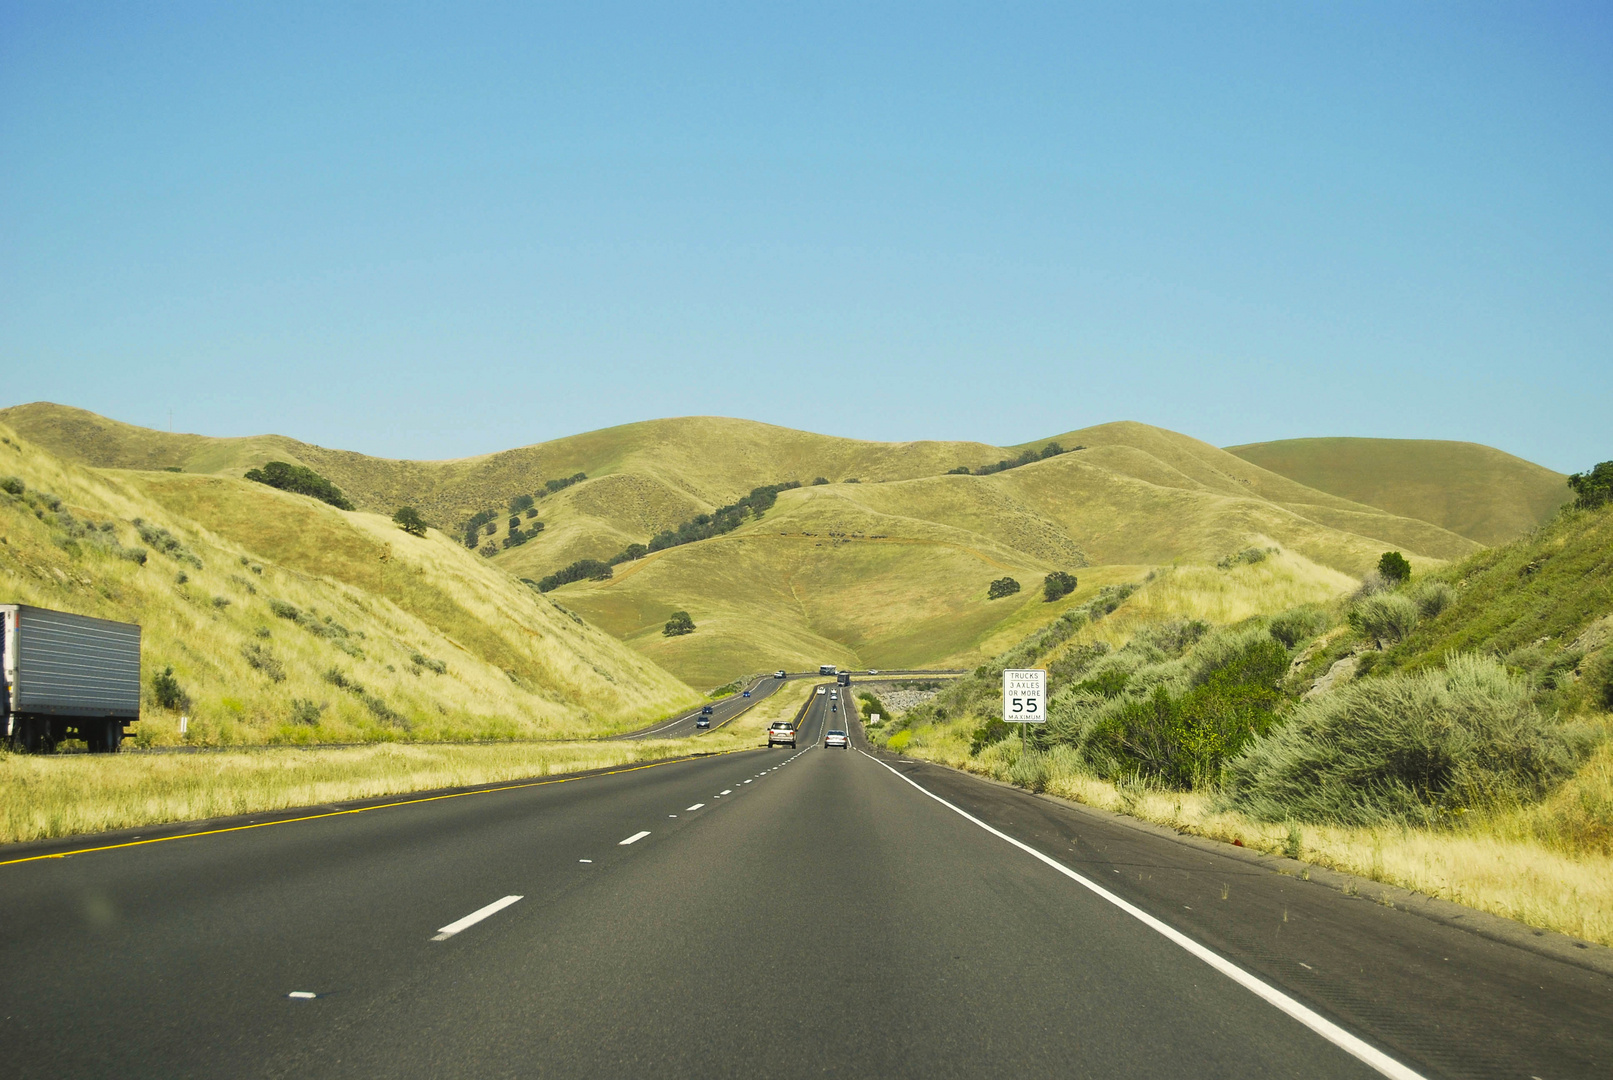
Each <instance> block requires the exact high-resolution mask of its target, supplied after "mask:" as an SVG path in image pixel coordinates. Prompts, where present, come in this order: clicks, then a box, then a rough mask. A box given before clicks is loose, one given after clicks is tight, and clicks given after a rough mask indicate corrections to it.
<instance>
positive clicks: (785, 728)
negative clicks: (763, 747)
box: [767, 720, 795, 750]
mask: <svg viewBox="0 0 1613 1080" xmlns="http://www.w3.org/2000/svg"><path fill="white" fill-rule="evenodd" d="M775 743H789V744H790V749H791V750H794V749H795V725H794V724H793V723H791V722H790V721H788V720H775V721H773V723H772V725H771V726H770V727H769V728H768V729H767V745H768V746H770V747H771V746H772V745H774V744H775Z"/></svg>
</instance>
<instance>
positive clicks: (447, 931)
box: [431, 896, 521, 941]
mask: <svg viewBox="0 0 1613 1080" xmlns="http://www.w3.org/2000/svg"><path fill="white" fill-rule="evenodd" d="M519 899H521V898H520V897H519V896H506V897H505V898H504V899H502V900H494V901H493V902H492V903H491V904H488V905H487V906H486V907H484V908H477V909H476V910H475V911H473V912H471V913H470V914H469V915H466V916H465V917H464V918H463V919H460V920H458V921H456V922H451V923H449V924H448V925H447V926H444V927H442V928H441V929H439V930H438V931H437V936H436V937H434V938H432V939H431V940H432V941H447V940H448V939H449V938H451V937H453V936H454V935H455V934H457V933H459V932H460V931H461V930H464V929H465V928H467V927H471V926H475V925H476V924H477V923H479V922H481V921H482V920H483V919H485V918H487V917H488V916H489V915H497V914H498V913H499V912H501V911H503V910H504V909H505V908H507V907H509V906H510V905H511V904H513V903H515V902H516V901H517V900H519Z"/></svg>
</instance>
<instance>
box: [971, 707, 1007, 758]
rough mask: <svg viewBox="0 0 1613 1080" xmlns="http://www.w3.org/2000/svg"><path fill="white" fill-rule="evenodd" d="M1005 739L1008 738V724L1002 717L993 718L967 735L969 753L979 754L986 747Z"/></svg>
mask: <svg viewBox="0 0 1613 1080" xmlns="http://www.w3.org/2000/svg"><path fill="white" fill-rule="evenodd" d="M1006 738H1008V724H1007V723H1005V722H1004V721H1003V719H1002V717H1000V716H994V717H992V718H991V719H990V720H987V721H986V722H985V723H984V724H981V725H980V726H979V727H977V728H975V729H974V730H973V731H972V732H970V733H969V753H970V754H971V755H975V754H979V753H980V751H982V750H984V749H985V748H986V747H988V746H991V745H992V744H994V743H1000V742H1002V741H1003V740H1004V739H1006Z"/></svg>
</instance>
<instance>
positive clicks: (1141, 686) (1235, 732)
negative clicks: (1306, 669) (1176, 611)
mask: <svg viewBox="0 0 1613 1080" xmlns="http://www.w3.org/2000/svg"><path fill="white" fill-rule="evenodd" d="M1160 655H1161V654H1160V653H1159V652H1158V650H1157V649H1154V648H1153V647H1151V646H1148V645H1145V644H1138V645H1137V646H1136V647H1135V648H1134V647H1133V646H1132V645H1127V647H1126V648H1125V649H1122V650H1121V651H1120V652H1119V653H1116V654H1114V656H1112V657H1109V658H1105V659H1104V660H1103V661H1102V662H1101V663H1100V664H1099V665H1097V667H1096V670H1094V671H1093V672H1092V674H1091V676H1090V677H1089V678H1088V679H1086V680H1085V681H1083V682H1081V683H1077V684H1076V685H1075V686H1073V687H1071V688H1070V690H1069V691H1067V692H1065V693H1062V694H1060V696H1059V697H1058V698H1057V699H1056V700H1055V702H1054V709H1053V713H1054V715H1053V718H1052V719H1051V721H1050V723H1049V725H1048V738H1049V739H1050V740H1051V741H1053V742H1054V743H1061V744H1068V745H1069V746H1072V747H1073V748H1074V749H1075V750H1076V751H1077V752H1078V753H1079V755H1080V757H1081V758H1082V759H1083V760H1084V761H1085V762H1086V763H1087V764H1088V765H1089V766H1090V767H1092V768H1094V769H1095V770H1096V771H1097V772H1099V773H1100V774H1101V775H1103V776H1106V777H1107V778H1109V779H1111V780H1120V779H1124V778H1126V777H1138V776H1140V777H1146V778H1148V779H1150V780H1152V781H1154V782H1156V783H1161V784H1164V785H1167V786H1169V787H1175V788H1191V787H1198V786H1201V785H1204V784H1209V783H1214V782H1215V780H1216V779H1217V777H1218V775H1219V773H1220V770H1221V769H1222V767H1223V766H1224V765H1225V763H1226V762H1227V761H1228V760H1230V758H1231V757H1233V756H1234V755H1235V754H1237V753H1238V752H1239V751H1240V750H1242V749H1243V747H1244V746H1245V745H1246V744H1247V742H1248V741H1249V740H1250V739H1251V738H1252V737H1253V736H1254V735H1255V734H1256V733H1259V732H1263V731H1266V730H1268V729H1269V728H1270V726H1271V725H1272V723H1273V722H1274V718H1275V715H1276V710H1277V708H1278V707H1279V705H1280V704H1281V702H1282V697H1281V695H1280V694H1279V693H1278V691H1277V688H1276V686H1277V681H1278V680H1279V679H1280V678H1282V676H1283V675H1284V674H1286V672H1287V669H1288V652H1287V650H1285V649H1284V648H1283V647H1282V646H1281V645H1279V644H1278V643H1277V642H1276V641H1273V640H1272V639H1271V638H1270V637H1269V636H1268V635H1267V634H1266V633H1265V632H1264V631H1262V630H1258V629H1252V630H1245V631H1237V632H1227V631H1224V632H1222V633H1220V634H1217V635H1215V636H1213V637H1210V638H1208V639H1207V640H1205V641H1203V642H1202V643H1201V644H1200V645H1199V646H1198V647H1197V648H1196V649H1195V651H1194V653H1193V655H1192V656H1191V657H1190V658H1188V659H1186V660H1167V661H1163V662H1161V661H1153V662H1150V661H1149V660H1148V659H1147V658H1148V657H1149V656H1156V657H1157V656H1160Z"/></svg>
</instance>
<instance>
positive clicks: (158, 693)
mask: <svg viewBox="0 0 1613 1080" xmlns="http://www.w3.org/2000/svg"><path fill="white" fill-rule="evenodd" d="M151 697H152V700H154V701H156V703H157V704H158V706H160V707H161V708H164V709H169V710H171V711H173V712H179V711H181V710H183V709H188V708H190V695H189V694H187V693H185V689H184V687H182V686H180V685H179V680H178V679H176V678H175V677H174V669H173V666H172V665H170V666H168V667H165V668H163V669H162V670H161V671H159V672H157V673H156V674H155V675H153V676H152V677H151Z"/></svg>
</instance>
